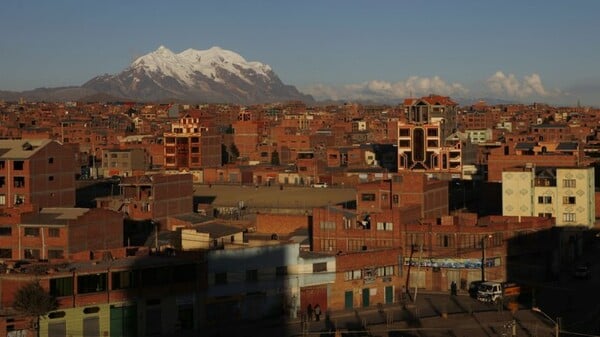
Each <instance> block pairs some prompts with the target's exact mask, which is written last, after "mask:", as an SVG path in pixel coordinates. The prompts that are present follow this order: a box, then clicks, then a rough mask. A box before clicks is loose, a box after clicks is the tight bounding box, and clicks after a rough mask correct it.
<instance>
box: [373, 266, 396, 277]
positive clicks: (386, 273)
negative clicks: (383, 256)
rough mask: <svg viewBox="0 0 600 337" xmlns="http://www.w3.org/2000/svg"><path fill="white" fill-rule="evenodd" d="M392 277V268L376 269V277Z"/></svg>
mask: <svg viewBox="0 0 600 337" xmlns="http://www.w3.org/2000/svg"><path fill="white" fill-rule="evenodd" d="M392 275H394V266H385V267H377V276H379V277H382V276H392Z"/></svg>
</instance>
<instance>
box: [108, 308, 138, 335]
mask: <svg viewBox="0 0 600 337" xmlns="http://www.w3.org/2000/svg"><path fill="white" fill-rule="evenodd" d="M110 335H111V337H135V336H137V335H138V334H137V307H136V306H135V305H130V306H122V307H117V306H111V307H110Z"/></svg>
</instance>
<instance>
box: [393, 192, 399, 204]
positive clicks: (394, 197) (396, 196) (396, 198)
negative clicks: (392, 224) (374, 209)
mask: <svg viewBox="0 0 600 337" xmlns="http://www.w3.org/2000/svg"><path fill="white" fill-rule="evenodd" d="M399 201H400V199H399V197H398V194H394V195H392V202H393V203H394V204H398V202H399Z"/></svg>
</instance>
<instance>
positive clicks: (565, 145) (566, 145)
mask: <svg viewBox="0 0 600 337" xmlns="http://www.w3.org/2000/svg"><path fill="white" fill-rule="evenodd" d="M578 148H579V144H578V143H574V142H561V143H558V146H557V147H556V149H557V150H562V151H573V150H577V149H578Z"/></svg>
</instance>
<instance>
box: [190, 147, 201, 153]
mask: <svg viewBox="0 0 600 337" xmlns="http://www.w3.org/2000/svg"><path fill="white" fill-rule="evenodd" d="M192 153H200V148H199V147H197V146H192Z"/></svg>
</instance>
